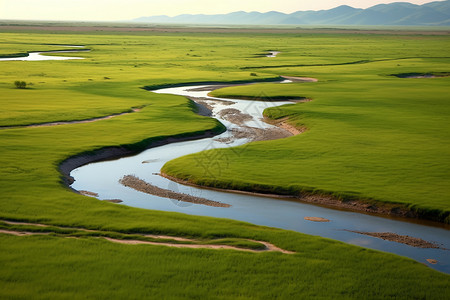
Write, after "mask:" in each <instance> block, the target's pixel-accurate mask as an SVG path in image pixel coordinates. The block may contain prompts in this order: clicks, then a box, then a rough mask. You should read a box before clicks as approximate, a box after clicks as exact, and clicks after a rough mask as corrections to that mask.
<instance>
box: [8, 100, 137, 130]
mask: <svg viewBox="0 0 450 300" xmlns="http://www.w3.org/2000/svg"><path fill="white" fill-rule="evenodd" d="M144 107H145V106H141V107H136V108H132V109H131V111H130V110H129V111H126V112H122V113H117V114H112V115H108V116H104V117H98V118H91V119H85V120H78V121H60V122H49V123H39V124H30V125H14V126H0V129H13V128H35V127H48V126H59V125H70V124H83V123H92V122H97V121H102V120H108V119H112V118H115V117H119V116H123V115H128V114H132V113H135V112H139V111H141V110H142V109H143V108H144Z"/></svg>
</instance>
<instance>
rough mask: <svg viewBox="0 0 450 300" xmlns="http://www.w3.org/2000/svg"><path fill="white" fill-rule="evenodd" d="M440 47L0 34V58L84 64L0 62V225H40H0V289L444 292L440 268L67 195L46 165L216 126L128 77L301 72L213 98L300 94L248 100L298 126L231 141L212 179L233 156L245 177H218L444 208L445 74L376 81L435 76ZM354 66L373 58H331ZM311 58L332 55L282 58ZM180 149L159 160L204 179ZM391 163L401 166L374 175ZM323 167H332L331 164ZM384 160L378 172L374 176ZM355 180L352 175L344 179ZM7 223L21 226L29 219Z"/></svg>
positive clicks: (243, 36) (237, 37)
mask: <svg viewBox="0 0 450 300" xmlns="http://www.w3.org/2000/svg"><path fill="white" fill-rule="evenodd" d="M0 30H1V28H0ZM8 31H11V30H10V29H8ZM343 41H345V42H343ZM449 42H450V40H449V38H448V36H446V35H443V36H442V35H440V36H431V35H430V36H429V35H426V34H420V35H416V34H414V35H401V34H399V35H398V36H392V35H388V36H387V35H386V36H385V35H366V34H355V35H353V34H329V33H324V34H316V33H305V32H301V33H295V32H294V33H256V34H255V33H252V34H248V33H245V32H243V33H239V32H237V33H236V32H233V33H221V34H217V33H208V32H206V33H202V32H193V33H187V32H182V33H177V32H167V33H166V32H141V33H139V32H132V33H127V32H120V33H118V32H114V31H110V32H95V31H92V32H90V33H83V34H79V33H77V32H66V33H60V32H48V31H45V32H44V31H40V30H39V29H35V30H32V31H30V32H27V33H13V32H4V33H2V34H1V35H0V56H10V55H14V54H17V53H23V52H26V51H36V50H43V51H45V50H55V49H61V47H59V46H57V45H84V46H86V48H88V49H91V51H90V52H83V53H77V54H76V55H74V54H73V53H68V54H66V55H68V56H81V57H85V58H86V59H85V60H76V61H42V62H39V61H36V62H31V61H29V62H27V61H24V62H21V61H11V62H6V61H5V62H0V66H1V69H0V70H1V71H0V95H1V96H0V100H1V103H2V111H1V112H0V126H2V127H3V128H0V149H1V156H0V179H1V180H0V194H1V200H0V220H9V221H20V222H32V223H41V224H46V225H52V227H49V228H44V229H40V230H41V231H43V232H47V233H49V235H45V236H42V235H30V236H12V235H9V234H5V233H0V266H1V268H0V282H1V286H2V288H1V290H0V297H1V298H8V299H23V298H34V299H40V298H41V299H48V298H57V299H64V298H71V299H74V298H84V299H85V298H95V299H99V298H100V299H103V298H116V299H120V298H125V297H126V298H144V297H145V298H152V297H153V298H167V299H183V298H193V299H204V298H208V299H273V298H280V299H300V298H312V297H315V298H323V299H351V298H353V299H380V298H395V299H411V298H429V299H445V297H446V296H445V295H448V294H449V292H450V291H449V287H450V277H449V276H448V275H446V274H442V273H439V272H437V271H434V270H432V269H430V268H428V267H427V266H425V265H423V264H421V263H418V262H416V261H413V260H410V259H407V258H403V257H399V256H395V255H392V254H386V253H382V252H377V251H373V250H368V249H365V248H361V247H356V246H351V245H347V244H344V243H341V242H337V241H332V240H329V239H324V238H320V237H313V236H308V235H304V234H300V233H296V232H290V231H284V230H279V229H273V228H266V227H260V226H255V225H251V224H247V223H243V222H237V221H232V220H225V219H214V218H208V217H198V216H189V215H184V214H178V213H168V212H160V211H150V210H143V209H137V208H131V207H126V206H123V205H117V204H113V203H108V202H104V201H99V200H97V199H94V198H90V197H85V196H82V195H79V194H76V193H74V192H73V191H71V190H70V189H68V188H67V187H66V186H65V185H64V180H63V179H62V175H61V173H60V172H59V170H58V166H59V164H60V163H61V162H62V161H64V160H66V159H67V158H69V157H71V156H74V155H77V154H79V153H90V152H92V151H95V150H98V149H102V148H104V147H108V146H121V147H124V148H127V149H130V150H132V151H140V150H142V149H144V148H146V147H150V146H151V145H152V143H154V142H155V141H160V140H162V139H164V138H167V137H169V136H178V137H185V136H196V135H201V134H203V133H204V132H207V131H212V132H220V131H221V130H223V128H222V126H221V125H220V124H218V123H217V122H216V121H214V120H212V119H210V118H206V117H202V116H198V115H196V114H195V113H194V108H193V105H192V103H191V102H190V101H189V100H187V99H186V98H184V97H178V96H170V95H160V94H153V93H151V92H148V91H147V90H145V89H144V87H146V88H152V87H157V86H163V85H174V84H180V83H188V82H205V81H221V82H232V81H246V80H247V81H253V80H255V79H259V80H265V79H274V78H278V76H279V75H288V76H308V77H316V78H318V79H319V80H320V81H319V82H318V83H317V84H316V83H314V84H313V83H307V84H287V85H283V86H282V87H281V86H280V85H277V84H270V83H261V84H258V88H257V86H256V85H255V86H249V87H240V88H232V89H225V90H219V91H217V93H220V94H221V95H222V94H223V95H225V94H226V95H230V96H233V95H249V96H252V97H253V96H255V93H257V94H256V96H260V95H262V92H259V91H263V93H264V95H269V96H270V97H276V96H283V95H287V96H294V95H295V96H305V97H311V98H313V99H314V101H312V102H310V103H307V104H305V103H302V104H296V105H291V106H285V107H283V108H281V109H280V110H269V111H266V112H265V113H266V114H267V115H268V116H270V117H273V118H281V117H284V116H289V117H290V119H289V121H290V122H291V123H292V124H295V125H300V124H302V125H304V126H307V127H308V128H309V131H308V132H306V133H305V134H302V135H300V136H298V137H292V138H288V139H286V140H279V141H271V142H260V143H255V144H251V145H249V146H246V147H245V148H244V149H243V151H240V152H239V153H240V154H239V155H238V156H236V157H233V161H230V164H229V169H223V170H222V172H223V173H222V175H220V176H219V175H218V176H217V177H216V178H215V180H216V182H220V183H221V184H222V183H223V184H224V185H225V184H228V183H229V179H230V178H229V176H230V175H229V174H231V172H235V171H239V172H242V170H243V168H244V167H245V172H246V174H248V178H242V177H240V176H241V175H239V174H235V175H234V177H233V186H236V187H239V185H249V184H250V185H252V184H254V185H255V186H256V185H258V184H259V185H264V184H267V183H268V182H270V184H273V185H274V186H276V187H280V190H281V189H282V188H283V187H284V184H286V183H287V184H289V185H291V184H292V181H291V182H289V181H285V180H293V179H292V178H295V180H296V181H295V183H296V184H301V188H304V189H308V190H309V189H311V188H312V187H314V189H318V190H319V191H320V192H322V191H326V192H333V193H338V194H339V195H341V194H342V195H346V194H347V193H348V192H351V193H352V194H358V193H360V194H361V195H362V196H364V197H368V198H373V199H376V200H377V201H393V200H392V199H394V198H395V199H397V198H396V196H398V195H402V193H406V192H407V193H408V195H414V194H415V193H418V194H419V195H427V196H429V197H426V199H425V200H423V198H422V197H419V196H417V197H409V198H408V199H409V202H408V203H409V204H412V205H418V206H421V207H422V206H425V207H432V208H433V209H437V210H439V212H444V213H445V212H448V210H449V204H448V201H447V202H446V201H445V195H444V194H445V193H444V192H445V191H446V187H445V183H446V182H445V180H448V176H447V175H449V174H448V158H449V156H448V154H449V153H448V150H447V149H448V147H446V146H447V144H446V143H448V142H447V141H448V139H447V135H448V130H446V129H447V128H448V124H446V123H445V118H446V116H448V113H447V112H448V103H446V96H445V95H446V92H448V78H432V79H426V80H423V81H421V80H419V81H417V80H413V79H400V78H394V77H391V76H388V75H389V74H394V73H404V72H448V71H449V70H448V68H447V66H448V58H445V57H444V56H445V54H444V53H443V52H444V50H443V49H445V48H448V45H449ZM274 49H275V50H279V51H282V54H280V55H279V57H277V58H275V59H273V58H266V57H263V56H262V55H261V54H264V53H266V52H267V51H268V50H274ZM406 57H413V58H411V59H405V58H406ZM419 57H420V58H419ZM442 57H444V58H442ZM399 58H401V59H400V60H399ZM388 59H392V60H388ZM394 59H395V60H394ZM362 60H381V61H379V62H373V63H371V62H369V63H360V64H354V65H348V64H346V63H347V62H355V61H362ZM323 64H332V65H333V66H300V65H323ZM340 64H342V65H340ZM280 65H281V66H290V67H282V68H278V67H277V66H280ZM292 65H296V66H292ZM255 67H256V68H255ZM267 67H270V68H267ZM251 73H255V74H256V75H257V76H254V75H255V74H253V75H252V74H251ZM16 80H24V81H26V82H27V83H28V88H27V89H23V90H22V89H16V88H15V87H14V81H16ZM30 83H31V84H30ZM252 89H253V90H252ZM367 91H370V93H368V92H367ZM399 91H401V92H399ZM424 99H426V101H427V102H424V101H423V100H424ZM419 100H420V101H419ZM426 104H429V105H426ZM135 107H142V110H141V111H139V112H136V113H130V114H127V115H123V116H119V117H116V118H112V119H108V120H102V121H98V122H93V123H84V124H72V125H61V126H52V127H36V128H8V126H21V125H29V124H38V123H45V122H56V121H71V120H83V119H88V118H94V117H102V116H106V115H110V114H116V113H120V112H126V111H130V110H131V109H132V108H135ZM396 112H398V113H396ZM439 122H440V123H439ZM393 125H395V127H393ZM409 126H412V127H409ZM446 126H447V127H446ZM383 132H384V133H386V134H385V135H384V134H383ZM364 133H365V134H364ZM369 133H370V134H369ZM405 137H406V138H407V140H406V141H404V139H405ZM330 141H331V142H330ZM356 141H357V142H356ZM384 143H390V145H384ZM324 144H326V145H327V147H326V148H323V145H324ZM389 146H390V147H391V148H389ZM268 149H269V150H268ZM274 149H276V150H274ZM298 149H303V152H299V150H298ZM362 149H363V150H365V151H362ZM374 149H375V150H376V151H369V150H374ZM388 149H390V151H388ZM400 150H401V151H400ZM214 151H226V150H214ZM344 151H349V152H347V153H348V154H347V155H345V154H344ZM399 151H400V152H399ZM426 154H428V156H427V155H426ZM227 155H231V154H227ZM363 156H364V157H366V159H363V158H364V157H363ZM249 157H250V158H252V159H246V158H249ZM255 157H257V158H258V159H253V158H255ZM287 157H288V158H289V157H291V158H295V159H289V160H287V159H286V158H287ZM320 157H321V158H322V159H319V158H320ZM332 157H333V159H331V158H332ZM190 159H192V157H185V158H181V159H179V160H176V161H174V162H171V163H170V164H169V165H167V166H166V169H167V171H168V172H170V173H173V174H176V175H177V176H179V177H185V178H187V177H188V178H189V179H191V180H193V179H194V178H195V176H198V180H199V181H200V182H201V183H205V184H208V182H207V181H206V180H205V179H204V178H203V179H201V175H202V170H201V169H199V168H198V167H197V166H196V165H192V164H190V165H189V168H188V169H185V166H186V165H185V164H189V160H190ZM234 159H235V161H234ZM423 159H426V161H425V162H422V160H423ZM297 160H298V161H300V162H301V163H296V161H297ZM287 161H289V162H290V163H291V164H292V163H294V165H292V168H287V167H286V163H287ZM349 161H353V164H351V165H348V162H349ZM239 163H244V164H245V165H243V166H240V165H239ZM268 164H269V165H270V166H271V169H272V170H277V168H280V169H282V170H283V172H273V171H271V172H270V173H262V172H261V165H264V166H267V165H268ZM300 165H301V166H300ZM400 165H402V166H403V165H406V166H407V167H408V168H407V169H405V170H407V171H408V172H410V173H404V171H403V169H401V170H399V171H398V173H395V172H392V170H393V169H395V168H399V166H400ZM424 165H425V167H424ZM294 166H295V167H296V168H297V171H295V172H294V170H295V169H294ZM311 166H314V168H313V169H308V168H309V167H311ZM340 167H342V168H343V169H342V170H343V171H341V172H340V173H339V174H334V172H335V171H336V170H337V169H339V168H340ZM386 168H388V169H387V170H386V173H385V174H387V175H389V176H386V178H384V177H383V176H381V175H380V173H381V172H378V173H377V172H376V171H379V170H385V169H386ZM268 169H269V168H267V167H265V168H264V170H265V171H267V172H268ZM298 174H300V175H298ZM355 174H357V178H356V179H357V180H358V182H353V184H351V183H352V180H356V179H355V176H354V175H355ZM371 174H372V175H371ZM401 174H403V175H405V176H401ZM432 174H433V176H434V177H433V176H432ZM285 175H286V176H285ZM337 175H339V176H338V178H339V181H340V183H339V182H338V179H337V178H336V176H337ZM409 175H411V176H409ZM221 176H223V177H221ZM293 176H295V177H293ZM299 177H301V179H302V180H299ZM410 177H411V178H410ZM352 178H353V179H352ZM248 179H251V181H250V182H249V181H248ZM269 179H270V181H269ZM400 179H401V180H400ZM201 180H203V181H201ZM402 180H403V181H402ZM405 182H406V183H405ZM416 183H420V185H417V184H416ZM447 186H448V185H447ZM408 187H409V189H411V190H408ZM341 188H342V189H344V190H341ZM383 188H384V189H386V188H388V189H387V190H383ZM314 189H313V190H314ZM358 195H359V194H358ZM430 195H432V197H430ZM404 199H406V196H405V198H400V200H396V201H406V200H404ZM447 200H448V199H447ZM420 201H427V202H424V203H422V202H420ZM405 203H406V202H405ZM0 225H1V228H2V229H4V230H6V229H8V228H9V229H11V230H12V229H14V230H18V228H20V227H21V226H19V225H17V226H10V225H8V224H7V223H4V222H2V221H0ZM56 226H60V227H66V228H67V227H70V228H74V227H76V228H81V229H90V230H99V231H105V232H108V234H109V235H114V236H116V237H118V238H121V237H123V235H125V234H164V235H169V236H181V237H190V238H197V239H201V240H203V241H204V242H205V243H208V242H214V241H215V240H217V239H221V240H223V239H228V241H229V243H237V244H240V243H241V244H245V243H244V242H239V241H240V240H242V239H253V240H260V241H268V242H270V243H273V244H275V245H276V246H278V247H281V248H283V249H286V250H289V251H294V252H296V253H295V254H282V253H272V252H261V253H244V252H240V251H235V250H211V249H177V248H170V247H165V246H150V245H122V244H113V243H110V242H108V241H105V240H102V239H99V238H98V237H97V236H95V235H94V236H92V235H77V236H73V237H74V238H67V237H65V236H62V235H61V232H60V230H56V229H55V228H56ZM23 228H24V230H31V226H25V225H24V226H23ZM34 230H37V229H36V228H34ZM244 246H245V245H244ZM246 246H248V247H251V246H252V245H246ZM253 246H254V245H253Z"/></svg>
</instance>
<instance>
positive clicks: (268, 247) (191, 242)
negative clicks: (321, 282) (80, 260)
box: [0, 220, 295, 254]
mask: <svg viewBox="0 0 450 300" xmlns="http://www.w3.org/2000/svg"><path fill="white" fill-rule="evenodd" d="M0 222H3V223H5V224H9V225H19V226H33V227H37V228H42V227H50V225H46V224H39V223H28V222H15V221H7V220H0ZM53 227H56V228H59V229H76V230H79V231H84V232H93V233H98V234H99V236H94V238H99V239H105V240H107V241H109V242H113V243H119V244H126V245H153V246H167V247H174V248H188V249H230V250H236V251H244V252H253V253H261V252H281V253H284V254H295V252H292V251H288V250H284V249H282V248H279V247H277V246H275V245H273V244H271V243H269V242H265V241H257V240H251V239H242V240H243V241H249V242H254V243H260V244H262V245H264V249H261V250H255V249H248V248H240V247H236V246H231V245H221V244H199V242H200V241H198V240H196V239H188V238H183V237H176V236H168V235H153V234H135V233H133V234H132V235H133V236H136V235H139V236H141V237H143V238H151V239H155V240H158V239H160V240H164V241H161V242H157V241H145V240H137V239H128V238H126V237H127V236H130V234H124V233H121V234H123V235H124V238H125V239H117V238H111V237H108V236H101V234H104V235H107V234H108V233H114V232H107V231H101V230H90V229H85V228H72V227H59V226H53ZM51 233H55V234H57V236H59V237H62V238H79V237H77V236H74V235H70V234H63V233H58V232H52V231H51V230H49V231H48V232H42V231H26V230H18V229H17V228H14V229H0V234H9V235H15V236H31V235H49V234H51ZM167 240H172V241H176V242H181V243H175V242H168V241H167Z"/></svg>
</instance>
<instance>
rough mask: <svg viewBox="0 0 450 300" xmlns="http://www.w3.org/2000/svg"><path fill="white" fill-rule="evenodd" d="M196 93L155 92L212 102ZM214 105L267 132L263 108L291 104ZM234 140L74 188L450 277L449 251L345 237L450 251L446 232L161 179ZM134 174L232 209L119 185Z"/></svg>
mask: <svg viewBox="0 0 450 300" xmlns="http://www.w3.org/2000/svg"><path fill="white" fill-rule="evenodd" d="M196 88H200V86H199V87H192V86H190V87H181V88H180V87H179V88H169V89H162V90H158V91H154V92H157V93H172V94H178V95H186V96H190V97H196V98H199V97H201V98H207V97H208V96H207V93H208V91H192V89H196ZM187 90H188V91H187ZM210 99H211V101H213V102H214V101H215V102H214V105H213V112H212V114H213V116H214V117H216V118H218V119H220V117H219V112H220V111H221V110H223V109H225V108H230V107H231V108H236V109H239V110H240V111H241V112H245V113H246V114H249V115H251V116H253V119H252V120H250V121H248V122H247V123H246V125H247V126H255V127H257V126H258V127H260V128H261V127H263V128H268V127H270V126H271V125H268V124H266V123H264V122H262V121H261V120H260V118H261V114H262V111H263V109H264V108H266V107H268V106H276V105H282V104H288V103H289V102H283V103H280V102H277V103H273V102H260V101H258V102H254V101H245V100H234V99H233V100H232V101H233V102H234V103H233V104H230V103H227V105H225V104H221V102H220V101H217V100H218V99H217V98H210ZM219 100H220V99H219ZM220 121H221V122H222V123H223V124H224V125H226V126H227V127H228V128H234V127H237V125H236V124H232V123H230V122H228V121H226V120H223V119H220ZM229 136H230V132H229V131H227V132H225V133H223V134H222V135H220V136H218V137H214V138H205V139H201V140H195V141H187V142H180V143H175V144H170V145H165V146H161V147H157V148H152V149H148V150H146V151H144V152H142V153H140V154H138V155H135V156H132V157H126V158H122V159H118V160H113V161H105V162H98V163H92V164H89V165H86V166H83V167H80V168H78V169H75V170H73V171H72V173H71V175H72V176H73V177H74V178H75V180H76V181H75V182H74V183H73V185H72V187H73V188H74V189H76V190H87V191H91V192H95V193H98V194H99V197H98V198H99V199H121V200H123V201H124V202H123V204H125V205H129V206H134V207H140V208H146V209H152V210H163V211H173V212H181V213H186V214H191V215H201V216H212V217H219V218H229V219H234V220H240V221H246V222H250V223H253V224H257V225H264V226H270V227H277V228H282V229H289V230H294V231H298V232H302V233H307V234H311V235H318V236H322V237H326V238H332V239H335V240H339V241H343V242H346V243H349V244H353V245H359V246H363V247H368V248H372V249H377V250H382V251H386V252H391V253H396V254H399V255H403V256H407V257H410V258H413V259H415V260H417V261H419V262H422V263H425V264H427V265H429V266H430V267H432V268H435V269H437V270H440V271H443V272H447V273H450V251H448V250H442V249H421V248H414V247H411V246H408V245H404V244H400V243H396V242H390V241H385V240H381V239H378V238H374V237H370V236H364V235H360V234H357V233H354V232H349V231H346V230H353V231H362V232H393V233H397V234H400V235H409V236H413V237H416V238H422V239H424V240H427V241H430V242H436V243H438V244H439V245H442V246H443V247H444V248H450V234H449V231H448V230H446V229H444V228H439V227H432V226H426V225H421V224H414V223H409V222H402V221H399V220H395V219H389V218H382V217H376V216H372V215H367V214H361V213H354V212H348V211H341V210H334V209H329V208H325V207H321V206H315V205H310V204H305V203H301V202H297V201H292V200H283V199H272V198H267V197H260V196H253V195H243V194H235V193H224V192H218V191H212V190H207V189H199V188H195V187H190V186H184V185H181V184H178V183H175V182H172V181H170V180H168V179H166V178H163V177H161V176H159V175H157V173H159V172H160V170H161V167H162V166H163V165H164V164H165V163H166V162H167V161H169V160H172V159H174V158H177V157H180V156H183V155H187V154H191V153H197V152H200V151H202V150H205V149H215V148H227V147H232V146H237V145H243V144H245V143H246V142H247V141H248V140H247V139H245V138H244V139H234V140H233V141H232V142H231V143H229V144H226V143H222V142H220V141H219V140H218V138H221V137H229ZM205 155H207V154H205ZM221 161H222V162H224V163H223V165H221V166H217V165H211V166H204V168H205V174H206V175H207V174H208V168H226V161H227V158H226V157H222V160H221ZM129 174H133V175H135V176H137V177H139V178H141V179H143V180H145V181H147V182H149V183H151V184H153V185H156V186H159V187H161V188H165V189H170V190H172V191H176V192H181V193H186V194H191V195H194V196H198V197H202V198H207V199H211V200H214V201H219V202H223V203H227V204H230V205H231V207H229V208H221V207H211V206H205V205H199V204H193V203H186V202H180V201H177V200H172V199H166V198H162V197H158V196H153V195H148V194H144V193H141V192H138V191H135V190H133V189H130V188H127V187H124V186H122V185H120V184H119V182H118V181H119V179H120V178H122V177H123V176H124V175H129ZM305 217H322V218H326V219H329V220H330V222H328V223H317V222H311V221H307V220H304V218H305ZM426 259H435V260H437V261H438V263H437V264H436V265H431V264H430V263H428V262H427V261H426Z"/></svg>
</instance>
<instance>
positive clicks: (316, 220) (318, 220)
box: [304, 217, 330, 222]
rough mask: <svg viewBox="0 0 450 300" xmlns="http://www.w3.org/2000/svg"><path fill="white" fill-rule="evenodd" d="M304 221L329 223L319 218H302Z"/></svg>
mask: <svg viewBox="0 0 450 300" xmlns="http://www.w3.org/2000/svg"><path fill="white" fill-rule="evenodd" d="M304 219H305V220H307V221H312V222H330V220H328V219H325V218H320V217H304Z"/></svg>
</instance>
